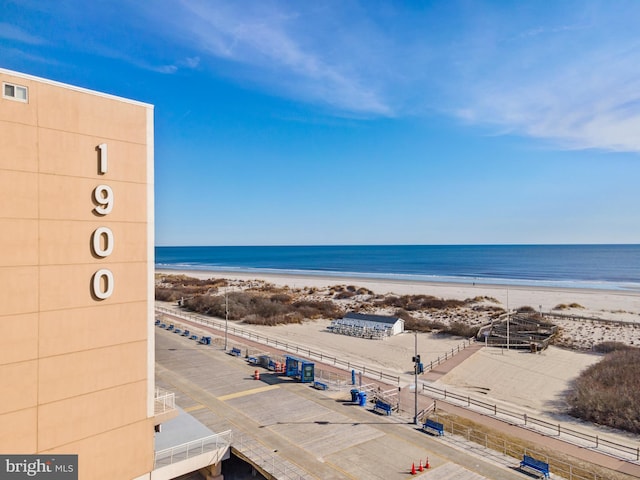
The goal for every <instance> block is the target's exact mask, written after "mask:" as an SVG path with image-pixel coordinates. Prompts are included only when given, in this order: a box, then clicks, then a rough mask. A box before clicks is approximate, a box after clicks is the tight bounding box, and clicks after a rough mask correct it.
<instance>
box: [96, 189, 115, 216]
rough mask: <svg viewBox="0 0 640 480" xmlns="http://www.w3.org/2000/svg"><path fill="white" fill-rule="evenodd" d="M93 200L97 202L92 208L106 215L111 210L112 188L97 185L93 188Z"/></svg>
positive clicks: (99, 213)
mask: <svg viewBox="0 0 640 480" xmlns="http://www.w3.org/2000/svg"><path fill="white" fill-rule="evenodd" d="M93 200H94V202H96V203H97V204H98V205H97V206H96V207H95V208H94V209H93V211H94V212H96V213H97V214H98V215H107V214H109V213H111V210H113V190H111V187H110V186H109V185H98V186H97V187H96V188H95V189H94V190H93Z"/></svg>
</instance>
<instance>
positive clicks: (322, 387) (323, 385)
mask: <svg viewBox="0 0 640 480" xmlns="http://www.w3.org/2000/svg"><path fill="white" fill-rule="evenodd" d="M313 388H317V389H318V390H328V389H329V386H328V385H327V384H326V383H322V382H313Z"/></svg>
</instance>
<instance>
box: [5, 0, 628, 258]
mask: <svg viewBox="0 0 640 480" xmlns="http://www.w3.org/2000/svg"><path fill="white" fill-rule="evenodd" d="M1 5H2V9H0V11H1V12H2V13H0V66H2V67H4V68H8V69H11V70H17V71H21V72H25V73H29V74H32V75H37V76H41V77H46V78H50V79H53V80H57V81H61V82H65V83H70V84H74V85H79V86H82V87H86V88H90V89H94V90H99V91H104V92H107V93H112V94H115V95H119V96H123V97H127V98H133V99H136V100H141V101H144V102H149V103H152V104H154V105H155V126H156V131H155V147H156V150H155V151H156V157H155V169H156V243H157V244H158V245H298V244H307V245H320V244H476V243H490V244H491V243H498V244H502V243H639V242H640V181H639V180H640V156H639V153H640V67H639V66H640V29H638V25H639V24H640V2H637V1H628V2H625V1H603V2H597V1H588V0H584V1H583V0H576V1H557V2H541V1H521V2H505V1H480V0H478V1H475V0H474V1H470V0H464V1H456V0H452V1H421V2H417V1H416V2H409V1H405V2H399V1H396V2H385V1H377V0H369V1H361V2H358V1H348V0H345V1H337V0H335V1H328V2H325V1H313V2H294V1H287V2H284V1H283V2H277V1H276V2H273V1H269V0H255V1H246V2H245V1H242V2H233V1H225V2H217V1H212V0H184V1H180V0H166V1H157V2H151V1H149V2H144V1H139V0H136V1H128V0H111V1H106V0H105V1H100V0H97V1H89V2H79V1H75V0H69V1H64V0H60V1H42V0H22V1H17V2H14V1H11V0H2V2H1Z"/></svg>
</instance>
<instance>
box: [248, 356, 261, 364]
mask: <svg viewBox="0 0 640 480" xmlns="http://www.w3.org/2000/svg"><path fill="white" fill-rule="evenodd" d="M247 362H249V365H257V364H258V358H257V357H249V358H247Z"/></svg>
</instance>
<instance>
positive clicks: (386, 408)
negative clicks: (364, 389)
mask: <svg viewBox="0 0 640 480" xmlns="http://www.w3.org/2000/svg"><path fill="white" fill-rule="evenodd" d="M373 410H375V411H378V410H382V413H384V414H385V415H391V411H392V410H393V409H392V408H391V405H389V404H388V403H387V402H383V401H382V400H376V405H375V407H373Z"/></svg>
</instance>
